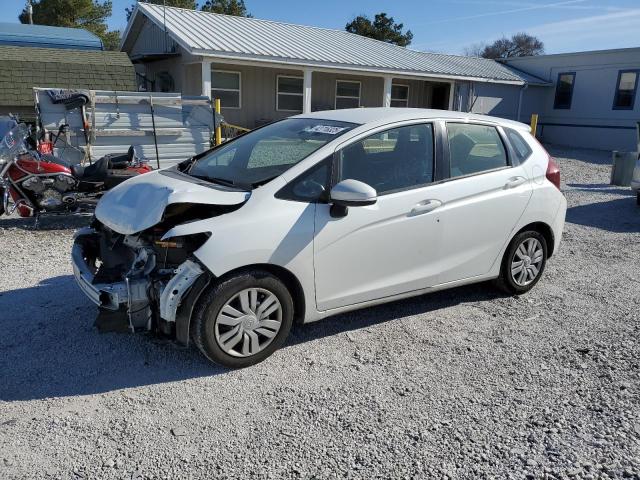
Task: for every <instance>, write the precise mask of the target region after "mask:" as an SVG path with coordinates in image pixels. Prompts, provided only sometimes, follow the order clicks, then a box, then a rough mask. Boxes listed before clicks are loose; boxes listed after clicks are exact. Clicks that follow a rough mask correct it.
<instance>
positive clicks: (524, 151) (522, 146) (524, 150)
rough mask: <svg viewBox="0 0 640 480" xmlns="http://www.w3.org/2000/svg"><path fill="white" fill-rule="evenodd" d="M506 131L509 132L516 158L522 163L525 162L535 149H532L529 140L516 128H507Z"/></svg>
mask: <svg viewBox="0 0 640 480" xmlns="http://www.w3.org/2000/svg"><path fill="white" fill-rule="evenodd" d="M504 131H505V132H506V134H507V138H508V139H509V143H511V146H512V147H513V150H514V151H515V154H516V158H517V159H518V160H519V161H520V163H522V162H524V161H525V160H526V159H527V158H529V155H531V153H533V150H531V147H530V146H529V144H528V143H527V141H526V140H525V139H524V138H522V135H520V134H519V133H518V132H516V131H515V130H511V129H510V128H505V129H504Z"/></svg>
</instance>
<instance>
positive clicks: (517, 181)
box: [504, 177, 527, 188]
mask: <svg viewBox="0 0 640 480" xmlns="http://www.w3.org/2000/svg"><path fill="white" fill-rule="evenodd" d="M526 181H527V179H526V178H524V177H511V178H510V179H509V180H508V181H507V183H505V184H504V188H516V187H519V186H520V185H522V184H524V183H526Z"/></svg>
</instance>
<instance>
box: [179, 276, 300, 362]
mask: <svg viewBox="0 0 640 480" xmlns="http://www.w3.org/2000/svg"><path fill="white" fill-rule="evenodd" d="M254 288H255V289H259V290H261V291H267V292H269V293H272V294H274V295H275V296H276V297H277V299H278V301H279V302H280V307H281V323H280V327H279V330H278V331H277V333H276V335H275V336H274V337H273V338H272V339H271V340H270V343H268V344H267V345H266V346H265V347H264V348H263V349H262V350H260V351H259V352H258V353H256V354H253V355H249V356H243V357H239V356H233V355H230V354H229V353H227V352H225V351H224V350H223V348H222V347H221V345H220V344H219V342H218V340H217V339H216V321H217V318H218V315H219V314H220V311H221V310H222V308H223V307H224V306H225V304H226V303H227V302H228V301H230V300H231V299H233V298H234V297H235V296H236V295H237V294H239V293H240V292H242V291H243V290H246V289H254ZM293 313H294V306H293V299H292V297H291V293H290V292H289V290H288V289H287V287H286V286H285V285H284V283H282V282H281V281H280V280H279V279H278V278H277V277H275V276H274V275H272V274H270V273H269V272H266V271H263V270H251V271H245V272H240V273H238V274H236V275H233V276H230V277H228V278H223V279H221V281H219V282H218V283H216V284H214V285H212V286H211V287H209V288H208V289H207V290H206V291H205V292H204V293H203V294H202V296H201V298H200V300H199V302H198V305H197V307H196V309H195V311H194V315H193V319H192V324H191V336H192V339H193V342H194V343H195V344H196V346H197V347H198V349H199V350H200V351H201V352H202V353H203V354H204V355H205V356H206V357H207V358H208V359H209V360H211V361H212V362H215V363H217V364H220V365H223V366H225V367H229V368H244V367H249V366H251V365H255V364H256V363H259V362H261V361H263V360H264V359H266V358H267V357H269V356H270V355H271V354H272V353H273V352H275V351H276V350H277V349H278V348H280V347H281V346H282V345H283V344H284V342H285V340H286V339H287V336H288V335H289V331H290V330H291V325H292V323H293ZM218 328H220V326H218ZM228 328H230V329H231V328H232V327H228ZM233 328H235V327H233ZM241 328H244V327H243V326H241ZM260 338H263V339H265V341H266V337H262V335H260ZM242 339H243V340H242V341H240V343H242V342H243V341H245V337H244V333H242Z"/></svg>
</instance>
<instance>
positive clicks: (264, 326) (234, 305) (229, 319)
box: [214, 288, 282, 357]
mask: <svg viewBox="0 0 640 480" xmlns="http://www.w3.org/2000/svg"><path fill="white" fill-rule="evenodd" d="M281 325H282V306H281V305H280V301H279V300H278V297H276V296H275V295H274V294H273V293H271V292H270V291H269V290H265V289H263V288H247V289H246V290H242V291H241V292H239V293H237V294H236V295H234V296H233V297H231V299H230V300H229V301H227V303H225V304H224V307H222V309H221V310H220V313H219V314H218V317H217V318H216V322H215V327H214V328H215V336H216V342H218V345H220V348H222V350H223V351H224V352H225V353H227V354H229V355H232V356H234V357H250V356H251V355H255V354H256V353H258V352H261V351H262V350H264V349H265V348H266V347H267V345H269V344H270V343H271V342H272V341H273V339H274V338H275V336H276V335H277V333H278V332H279V331H280V326H281Z"/></svg>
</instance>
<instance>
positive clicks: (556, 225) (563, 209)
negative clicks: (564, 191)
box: [551, 195, 567, 255]
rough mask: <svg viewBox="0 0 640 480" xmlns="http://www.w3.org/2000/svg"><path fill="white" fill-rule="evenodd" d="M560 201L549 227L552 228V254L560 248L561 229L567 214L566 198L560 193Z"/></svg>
mask: <svg viewBox="0 0 640 480" xmlns="http://www.w3.org/2000/svg"><path fill="white" fill-rule="evenodd" d="M560 197H561V203H560V207H559V208H558V211H557V212H556V218H555V219H554V220H553V225H552V226H551V228H552V229H553V239H554V242H553V243H554V245H553V253H554V255H555V254H556V253H557V252H558V248H560V242H561V241H562V231H563V230H564V221H565V217H566V215H567V199H566V198H565V197H564V195H560Z"/></svg>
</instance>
